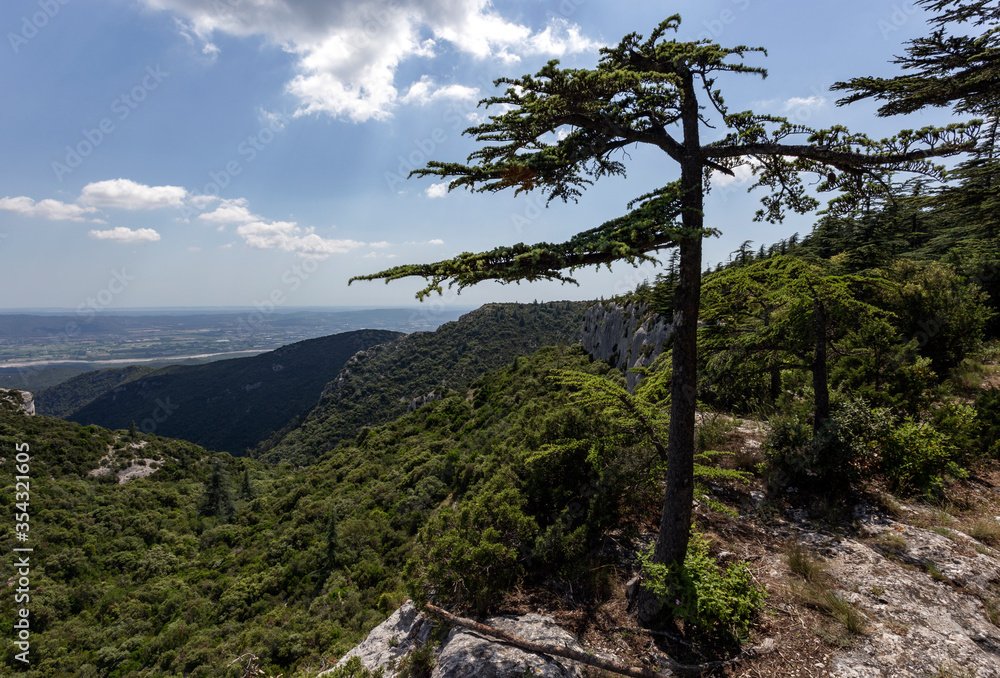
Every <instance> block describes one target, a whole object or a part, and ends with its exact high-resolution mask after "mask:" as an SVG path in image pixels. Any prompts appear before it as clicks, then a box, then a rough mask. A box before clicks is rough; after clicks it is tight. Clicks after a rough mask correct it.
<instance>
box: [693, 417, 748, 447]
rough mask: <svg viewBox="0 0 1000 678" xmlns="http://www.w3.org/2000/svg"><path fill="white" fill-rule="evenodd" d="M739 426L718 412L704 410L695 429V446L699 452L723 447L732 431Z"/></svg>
mask: <svg viewBox="0 0 1000 678" xmlns="http://www.w3.org/2000/svg"><path fill="white" fill-rule="evenodd" d="M737 426H739V424H738V423H736V422H734V421H733V420H731V419H728V418H726V417H723V416H722V415H721V414H719V413H718V412H704V413H702V415H701V421H700V422H699V423H698V425H697V428H696V429H695V430H696V433H695V435H696V439H695V448H696V449H697V451H699V452H704V451H705V450H715V449H720V448H724V447H725V445H726V443H728V442H729V438H730V436H731V435H732V432H733V431H734V430H735V429H736V428H737Z"/></svg>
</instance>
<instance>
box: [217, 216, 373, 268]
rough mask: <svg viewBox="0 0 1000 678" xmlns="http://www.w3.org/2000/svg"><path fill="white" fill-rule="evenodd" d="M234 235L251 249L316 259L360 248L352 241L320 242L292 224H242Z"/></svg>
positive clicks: (316, 236)
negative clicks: (278, 251)
mask: <svg viewBox="0 0 1000 678" xmlns="http://www.w3.org/2000/svg"><path fill="white" fill-rule="evenodd" d="M236 232H237V233H238V234H239V235H240V236H241V237H242V238H243V241H244V242H245V243H246V244H247V245H248V246H250V247H253V248H254V249H262V250H265V249H266V250H270V249H277V250H283V251H285V252H294V253H295V254H300V255H302V256H305V257H316V258H319V259H325V258H326V257H328V256H330V255H331V254H346V253H347V252H350V251H351V250H352V249H354V248H356V247H362V246H364V243H363V242H358V241H356V240H332V239H327V238H322V237H320V236H319V235H317V234H316V233H314V232H313V229H311V228H302V227H301V226H299V225H298V224H296V223H295V222H294V221H254V222H251V223H249V224H243V225H242V226H240V227H239V228H237V229H236Z"/></svg>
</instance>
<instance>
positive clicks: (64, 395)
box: [35, 365, 156, 419]
mask: <svg viewBox="0 0 1000 678" xmlns="http://www.w3.org/2000/svg"><path fill="white" fill-rule="evenodd" d="M155 371H156V369H155V368H153V367H143V366H141V365H129V366H128V367H121V368H110V369H104V370H95V371H93V372H84V373H83V374H80V375H77V376H75V377H73V378H72V379H67V380H66V381H64V382H62V383H60V384H58V385H56V386H53V387H51V388H47V389H45V390H44V391H40V392H39V393H37V394H36V395H35V407H36V408H37V411H38V413H39V414H44V415H47V416H50V417H58V418H60V419H65V418H67V417H69V416H70V415H72V414H73V412H75V411H77V410H79V409H80V408H81V407H84V406H85V405H89V404H90V403H92V402H93V401H94V400H96V399H97V398H99V397H101V396H102V395H104V394H105V393H107V392H108V391H111V390H114V389H115V388H117V387H119V386H121V385H122V384H127V383H128V382H130V381H135V380H136V379H140V378H142V377H146V376H149V375H150V374H152V373H153V372H155Z"/></svg>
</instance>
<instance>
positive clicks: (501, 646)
mask: <svg viewBox="0 0 1000 678" xmlns="http://www.w3.org/2000/svg"><path fill="white" fill-rule="evenodd" d="M485 623H486V624H487V625H488V626H492V627H494V628H498V629H501V630H503V631H507V632H508V633H512V634H514V635H517V636H520V637H522V638H524V639H526V640H531V641H534V642H538V643H545V644H550V645H561V646H564V647H569V648H572V649H575V650H580V651H582V650H583V648H582V647H581V646H580V644H579V643H578V642H577V640H576V638H575V637H573V635H572V634H570V633H569V632H567V631H565V630H564V629H562V628H560V627H559V626H557V625H556V623H555V621H553V620H552V619H551V618H550V617H545V616H542V615H537V614H527V615H521V616H516V617H515V616H504V617H491V618H489V619H487V620H485ZM431 630H432V624H431V622H430V621H429V620H427V619H426V618H424V616H423V615H422V614H420V613H419V612H417V610H416V608H415V607H414V606H413V603H412V602H407V603H405V604H404V605H403V606H402V607H401V608H399V609H398V610H396V612H394V613H393V614H392V616H391V617H389V618H388V619H387V620H386V621H385V622H383V623H382V624H380V625H379V626H377V627H376V628H375V629H373V630H372V632H371V633H370V634H368V637H367V638H366V639H365V640H364V641H363V642H362V643H361V644H360V645H358V646H357V647H355V648H354V649H353V650H351V651H350V652H348V653H347V654H346V655H344V657H343V658H342V659H341V660H340V661H339V662H338V663H337V665H336V666H334V667H333V668H332V669H329V670H327V671H324V672H323V673H320V674H319V675H321V676H322V675H328V674H331V673H332V672H333V671H334V670H335V669H336V668H337V667H339V666H344V665H345V664H346V663H347V662H348V661H349V660H350V659H351V657H358V659H360V660H361V663H362V664H363V665H364V666H365V668H367V669H369V670H370V671H376V670H377V669H380V668H381V669H383V670H384V671H385V677H386V678H393V677H394V676H396V675H397V670H396V669H397V668H398V667H399V666H400V663H401V662H403V661H404V658H405V657H406V656H407V655H409V654H411V653H412V652H414V651H415V650H418V649H420V648H421V647H423V646H424V645H425V644H426V643H427V642H428V639H429V638H430V634H431ZM580 675H581V671H580V668H579V666H578V665H577V664H576V663H575V662H573V661H571V660H568V659H560V658H558V657H551V656H548V655H538V654H532V653H529V652H524V651H522V650H519V649H518V648H516V647H513V646H511V645H508V644H506V643H502V642H499V641H497V640H493V639H491V638H487V637H485V636H482V635H480V634H478V633H476V632H475V631H470V630H468V629H463V628H454V629H452V630H451V632H450V633H449V634H448V636H447V637H446V638H445V640H444V641H443V642H442V643H441V646H440V647H438V648H436V650H435V653H434V669H433V672H432V673H431V678H521V677H522V676H541V677H542V678H579V676H580Z"/></svg>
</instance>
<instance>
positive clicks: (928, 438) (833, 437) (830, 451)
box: [765, 399, 982, 494]
mask: <svg viewBox="0 0 1000 678" xmlns="http://www.w3.org/2000/svg"><path fill="white" fill-rule="evenodd" d="M925 414H927V415H929V416H928V419H929V420H921V419H918V418H915V417H911V416H896V415H894V414H893V413H892V412H891V411H889V410H888V409H886V408H873V407H871V406H870V405H869V404H868V403H867V402H865V401H864V400H861V399H853V400H848V401H846V402H844V403H843V404H841V406H840V407H839V408H838V409H837V410H836V412H835V413H834V416H833V417H832V419H831V420H830V423H829V424H828V425H827V426H826V427H825V428H824V430H823V431H821V432H820V433H819V434H817V435H816V436H815V437H813V436H811V435H810V431H809V428H808V427H807V425H806V424H805V422H804V421H803V420H802V419H800V418H796V417H781V418H776V419H775V420H773V421H772V432H771V434H770V435H769V436H768V439H767V441H766V443H765V447H766V448H767V451H768V457H769V460H770V463H771V468H770V473H771V487H772V489H780V488H782V487H787V486H790V485H794V486H796V487H799V488H803V489H807V490H813V489H816V490H819V489H820V488H823V489H824V490H825V491H829V490H830V489H840V490H844V489H846V487H847V486H848V485H849V484H851V483H855V482H857V481H859V480H862V479H871V478H875V477H881V478H883V479H885V480H886V481H887V482H888V484H889V486H890V487H892V488H893V489H894V490H895V491H899V492H903V493H909V494H914V493H937V492H940V491H941V489H942V488H943V486H944V481H945V479H946V478H947V477H951V478H964V477H966V475H967V472H966V471H965V466H966V465H967V463H968V461H969V460H970V459H971V458H973V457H974V456H976V455H977V454H980V450H981V440H982V438H980V432H981V429H982V424H981V422H980V421H979V420H978V415H977V411H976V409H975V408H973V407H971V406H969V405H962V404H954V403H952V404H943V405H940V406H939V407H937V408H936V409H935V410H933V411H931V412H927V413H925Z"/></svg>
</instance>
